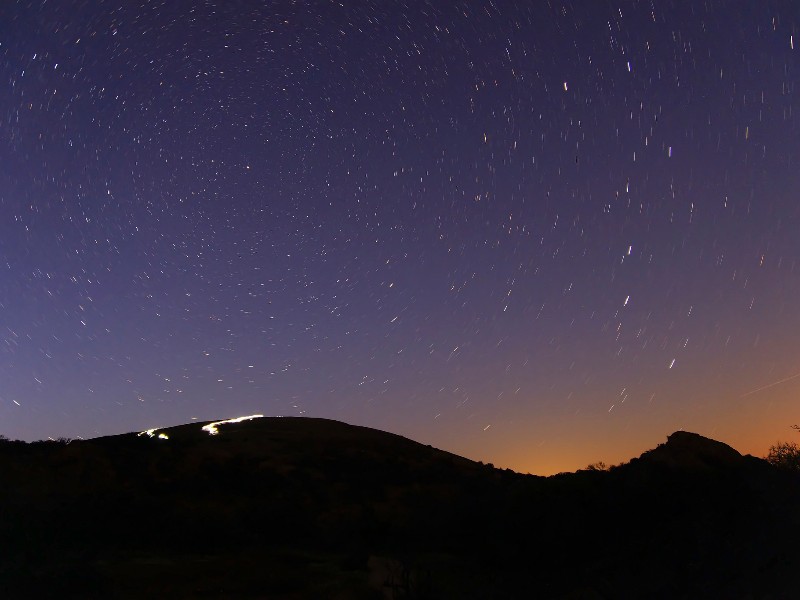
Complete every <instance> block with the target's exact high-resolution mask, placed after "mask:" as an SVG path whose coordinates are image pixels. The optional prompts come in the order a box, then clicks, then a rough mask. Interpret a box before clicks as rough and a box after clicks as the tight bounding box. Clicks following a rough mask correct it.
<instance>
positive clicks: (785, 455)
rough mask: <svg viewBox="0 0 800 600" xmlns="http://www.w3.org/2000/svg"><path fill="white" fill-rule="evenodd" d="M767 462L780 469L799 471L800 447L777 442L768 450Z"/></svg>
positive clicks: (792, 443) (789, 443) (791, 443)
mask: <svg viewBox="0 0 800 600" xmlns="http://www.w3.org/2000/svg"><path fill="white" fill-rule="evenodd" d="M767 462H768V463H770V464H771V465H774V466H776V467H778V468H781V469H787V470H789V471H800V446H798V445H797V444H795V443H794V442H778V443H777V444H775V445H774V446H772V447H771V448H770V449H769V454H768V455H767Z"/></svg>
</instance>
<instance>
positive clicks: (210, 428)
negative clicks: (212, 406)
mask: <svg viewBox="0 0 800 600" xmlns="http://www.w3.org/2000/svg"><path fill="white" fill-rule="evenodd" d="M263 416H264V415H249V416H246V417H236V418H235V419H226V420H225V421H215V422H214V423H209V424H208V425H204V426H203V428H202V429H203V431H205V432H206V433H208V434H209V435H217V434H219V429H217V427H218V426H219V425H225V424H227V423H241V422H242V421H252V420H253V419H260V418H262V417H263Z"/></svg>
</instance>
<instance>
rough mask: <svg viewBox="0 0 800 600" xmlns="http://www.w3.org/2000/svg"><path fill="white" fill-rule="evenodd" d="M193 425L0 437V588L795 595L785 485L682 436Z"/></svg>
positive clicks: (785, 478)
mask: <svg viewBox="0 0 800 600" xmlns="http://www.w3.org/2000/svg"><path fill="white" fill-rule="evenodd" d="M208 425H211V424H210V423H193V424H189V425H181V426H178V427H171V428H165V429H160V430H153V431H150V432H145V433H143V434H135V433H134V434H125V435H119V436H112V437H106V438H98V439H94V440H88V441H80V442H72V443H70V444H68V445H63V444H57V443H35V444H23V443H17V442H13V443H3V444H0V478H2V482H3V487H2V491H0V511H2V512H1V514H2V515H3V516H4V518H3V519H2V520H0V542H2V543H0V596H2V597H4V598H7V597H8V598H13V597H33V596H39V597H41V596H56V595H57V596H58V597H61V598H63V597H81V598H87V597H98V598H99V597H131V598H133V597H141V596H150V597H211V598H215V597H218V598H222V597H237V598H242V597H244V598H497V597H507V598H515V597H518V598H530V597H542V598H568V597H569V598H625V597H630V598H637V597H650V598H675V597H685V598H694V597H697V598H699V597H727V598H736V597H742V598H744V597H751V598H756V597H765V598H766V597H771V598H782V597H786V598H789V597H796V593H793V592H796V591H797V590H800V581H798V575H796V573H800V559H799V555H798V550H797V545H796V539H798V538H797V534H798V533H800V516H798V510H797V507H798V506H800V482H798V480H797V479H796V478H793V477H791V476H789V475H787V474H786V473H782V472H778V471H776V470H774V469H772V468H771V467H770V466H769V465H767V464H766V463H764V462H763V461H761V460H759V459H755V458H753V457H746V456H745V457H743V456H741V455H740V454H739V453H738V452H736V451H735V450H733V449H732V448H730V447H728V446H726V445H725V444H721V443H720V442H715V441H713V440H708V439H706V438H703V437H701V436H698V435H696V434H690V433H686V432H677V433H675V434H673V435H671V436H670V437H669V438H668V440H667V442H666V443H665V444H663V445H661V446H659V447H658V448H656V449H654V450H652V451H649V452H646V453H644V454H643V455H642V456H641V457H640V458H638V459H634V460H632V461H631V462H630V463H628V464H627V465H624V466H621V467H618V468H615V469H612V470H611V471H610V472H590V471H586V472H578V473H573V474H562V475H558V476H554V477H549V478H543V477H534V476H529V475H520V474H517V473H512V472H510V471H500V470H496V469H492V468H491V467H487V466H484V465H481V464H479V463H474V462H472V461H469V460H467V459H464V458H461V457H458V456H455V455H453V454H449V453H447V452H443V451H441V450H437V449H435V448H431V447H429V446H424V445H421V444H418V443H416V442H413V441H411V440H408V439H405V438H402V437H400V436H396V435H392V434H388V433H384V432H380V431H376V430H373V429H368V428H363V427H355V426H351V425H346V424H344V423H339V422H335V421H328V420H323V419H305V418H259V419H253V420H245V421H241V422H236V423H225V424H220V425H217V426H216V429H217V431H218V434H217V435H210V434H209V433H208V431H207V430H204V429H203V427H206V426H208ZM211 429H212V430H213V429H214V428H213V427H212V428H211Z"/></svg>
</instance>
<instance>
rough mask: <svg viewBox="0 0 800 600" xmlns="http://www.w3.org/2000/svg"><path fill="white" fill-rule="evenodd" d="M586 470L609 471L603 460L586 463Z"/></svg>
mask: <svg viewBox="0 0 800 600" xmlns="http://www.w3.org/2000/svg"><path fill="white" fill-rule="evenodd" d="M584 470H585V471H608V465H606V463H604V462H603V461H602V460H601V461H598V462H596V463H592V464H590V465H586V469H584Z"/></svg>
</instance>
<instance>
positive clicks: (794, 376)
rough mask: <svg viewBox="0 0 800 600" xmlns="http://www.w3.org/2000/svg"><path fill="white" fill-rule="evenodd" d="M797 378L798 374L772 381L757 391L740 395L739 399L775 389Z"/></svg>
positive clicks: (799, 375)
mask: <svg viewBox="0 0 800 600" xmlns="http://www.w3.org/2000/svg"><path fill="white" fill-rule="evenodd" d="M798 377H800V373H795V374H794V375H792V376H791V377H785V378H784V379H780V380H778V381H773V382H772V383H768V384H767V385H764V386H761V387H760V388H758V389H755V390H751V391H749V392H747V393H746V394H742V395H741V396H739V397H740V398H744V397H745V396H750V395H752V394H757V393H758V392H763V391H764V390H768V389H769V388H771V387H775V386H776V385H780V384H782V383H786V382H787V381H791V380H792V379H797V378H798Z"/></svg>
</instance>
